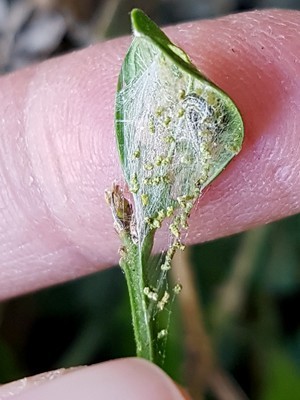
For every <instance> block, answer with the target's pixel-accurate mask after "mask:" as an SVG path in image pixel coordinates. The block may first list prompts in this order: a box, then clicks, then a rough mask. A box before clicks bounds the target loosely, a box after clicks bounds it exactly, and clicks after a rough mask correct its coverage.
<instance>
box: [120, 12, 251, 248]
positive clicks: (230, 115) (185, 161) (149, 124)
mask: <svg viewBox="0 0 300 400" xmlns="http://www.w3.org/2000/svg"><path fill="white" fill-rule="evenodd" d="M131 21H132V27H133V33H134V40H133V42H132V44H131V46H130V49H129V51H128V53H127V55H126V57H125V60H124V62H123V65H122V68H121V72H120V76H119V81H118V92H117V98H116V132H117V142H118V149H119V154H120V160H121V164H122V167H123V171H124V175H125V178H126V181H127V184H128V186H129V189H130V190H131V192H132V193H133V197H134V204H135V211H136V219H137V231H138V232H137V233H138V236H139V237H140V239H141V240H143V238H144V237H145V236H146V235H147V233H148V232H149V230H151V229H152V228H155V227H159V226H160V223H161V220H162V219H164V218H165V217H166V214H168V213H169V214H171V213H172V210H176V209H183V210H184V211H185V216H186V217H187V216H188V214H189V212H190V209H191V206H192V204H193V202H194V200H195V199H196V198H197V197H198V195H199V193H200V192H201V190H203V189H204V188H205V187H206V186H207V185H208V184H209V183H210V182H211V181H212V180H213V179H214V178H215V177H216V176H217V175H218V174H219V173H220V172H221V171H222V170H223V169H224V167H225V166H226V165H227V164H228V162H229V161H230V160H231V159H232V158H233V157H234V156H235V155H236V154H237V153H238V152H239V151H240V149H241V145H242V140H243V122H242V119H241V116H240V113H239V111H238V109H237V108H236V106H235V105H234V103H233V102H232V100H231V99H230V98H229V97H228V96H227V95H226V94H225V93H224V92H223V91H221V90H220V89H219V88H217V87H216V86H215V85H214V84H212V83H211V82H210V81H209V80H208V79H207V78H205V77H204V76H203V74H201V73H200V72H199V71H198V70H197V69H196V67H195V66H194V65H193V64H192V62H191V61H190V59H189V57H188V56H187V55H186V54H185V52H184V51H183V50H181V49H180V48H179V47H177V46H175V45H174V44H173V43H172V42H171V41H170V40H169V39H168V38H167V36H166V35H165V34H164V33H163V32H162V31H161V30H160V29H159V28H158V26H157V25H156V24H155V23H154V22H153V21H151V20H150V19H149V18H148V17H147V16H146V15H145V14H144V13H143V12H142V11H140V10H138V9H135V10H133V11H132V13H131ZM187 203H188V204H187ZM168 210H169V212H168ZM157 219H158V220H157ZM182 219H184V217H183V218H182ZM176 225H178V226H176V228H178V229H179V230H180V229H181V227H180V224H176Z"/></svg>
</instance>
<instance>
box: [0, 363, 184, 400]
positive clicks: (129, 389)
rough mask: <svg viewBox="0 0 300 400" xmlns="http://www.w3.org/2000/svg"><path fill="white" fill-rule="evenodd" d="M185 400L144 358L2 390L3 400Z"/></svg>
mask: <svg viewBox="0 0 300 400" xmlns="http://www.w3.org/2000/svg"><path fill="white" fill-rule="evenodd" d="M15 397H16V398H17V399H18V400H40V399H43V400H53V399H56V400H64V399H72V400H77V399H78V400H82V399H86V398H87V399H89V400H98V399H106V400H126V399H128V400H141V399H143V400H153V399H164V400H184V397H183V395H182V394H181V393H180V391H179V389H178V388H177V387H176V386H175V384H174V383H173V382H172V380H171V379H170V378H169V377H168V376H167V375H166V374H165V373H164V372H163V371H161V370H160V369H159V368H158V367H157V366H155V365H154V364H151V363H149V362H146V361H144V360H142V359H122V360H114V361H109V362H106V363H103V364H98V365H93V366H90V367H82V368H80V367H79V368H74V369H70V370H58V371H53V372H47V373H45V374H41V375H37V376H34V377H31V378H25V379H22V380H21V381H16V382H13V383H9V384H7V385H4V386H2V387H0V400H2V399H7V398H9V399H14V398H15Z"/></svg>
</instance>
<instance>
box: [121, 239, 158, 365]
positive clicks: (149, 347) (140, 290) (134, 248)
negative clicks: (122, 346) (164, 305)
mask: <svg viewBox="0 0 300 400" xmlns="http://www.w3.org/2000/svg"><path fill="white" fill-rule="evenodd" d="M120 236H121V240H122V242H123V245H124V253H125V254H124V255H123V256H122V258H121V260H120V266H121V268H122V269H123V271H124V273H125V277H126V282H127V287H128V292H129V298H130V307H131V315H132V325H133V330H134V337H135V343H136V352H137V356H138V357H141V358H145V359H147V360H149V361H152V362H154V359H155V358H156V357H155V354H154V353H155V351H154V346H153V329H152V324H151V318H150V315H149V312H148V305H147V302H148V301H147V299H146V297H145V294H144V288H145V280H144V271H145V269H144V266H146V265H147V263H148V261H149V257H150V252H151V249H152V246H153V237H154V232H151V233H150V234H149V235H148V236H147V237H146V238H145V240H144V245H143V246H142V247H140V246H138V245H137V244H135V243H133V242H132V240H131V238H130V237H129V235H128V234H127V233H125V232H124V234H122V235H120Z"/></svg>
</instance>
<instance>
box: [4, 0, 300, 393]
mask: <svg viewBox="0 0 300 400" xmlns="http://www.w3.org/2000/svg"><path fill="white" fill-rule="evenodd" d="M133 7H139V8H142V9H143V10H144V11H145V12H147V13H148V15H150V16H151V17H152V18H153V19H154V20H155V21H156V22H157V23H159V24H170V23H176V22H182V21H188V20H193V19H201V18H212V17H217V16H220V15H225V14H228V13H231V12H239V11H245V10H250V9H253V8H267V7H280V8H293V9H300V0H151V1H146V0H145V1H142V0H141V1H134V0H0V72H1V73H3V74H4V73H7V72H9V71H13V70H16V69H18V68H21V67H23V66H26V65H28V64H31V63H33V62H37V61H40V60H44V59H46V58H49V57H53V56H55V55H58V54H63V53H66V52H68V51H71V50H74V49H78V48H82V47H85V46H87V45H89V44H91V43H94V42H97V41H99V40H104V39H106V38H111V37H115V36H120V35H123V34H127V33H129V32H130V25H129V15H128V13H129V11H130V10H131V9H132V8H133ZM175 262H177V263H178V262H180V263H181V264H186V265H185V267H184V268H186V271H188V273H189V274H193V276H194V283H195V285H196V287H197V293H195V294H194V299H193V301H194V302H195V303H196V304H192V305H191V304H190V305H186V304H177V303H174V305H173V312H172V320H171V327H170V331H171V332H170V334H169V339H168V344H167V357H166V362H165V369H166V370H167V371H168V373H169V374H170V375H171V376H172V377H174V379H176V380H177V381H178V382H180V383H181V384H182V385H184V386H186V385H187V386H189V387H190V389H191V393H193V396H194V399H195V400H198V399H200V398H204V397H203V396H202V392H203V386H207V388H208V390H207V394H206V397H205V398H207V399H217V400H218V399H221V400H222V399H224V400H230V399H232V397H228V395H226V389H228V391H229V393H230V392H231V393H232V395H233V394H234V393H235V395H236V396H237V397H235V398H236V399H243V398H244V397H243V394H242V393H240V389H239V388H241V389H242V390H243V391H244V393H246V394H247V396H249V397H250V398H251V399H258V400H271V399H272V400H283V399H288V400H293V399H295V400H299V399H300V313H299V305H300V216H294V217H292V218H289V219H286V220H283V221H280V222H277V223H273V224H270V225H267V226H264V227H261V228H258V229H256V230H254V231H249V232H246V233H243V234H240V235H236V236H233V237H230V238H225V239H221V240H217V241H215V242H210V243H206V244H203V245H199V246H194V247H192V248H190V249H189V250H188V251H187V252H186V253H185V255H184V256H182V258H181V259H176V260H175ZM190 278H191V277H190V276H186V277H183V278H182V279H183V280H184V282H185V283H186V286H187V287H189V285H190V283H189V279H190ZM192 289H193V288H191V290H192ZM189 306H191V307H192V308H193V310H194V312H195V313H196V314H197V315H196V316H194V317H191V315H190V316H189V317H190V320H191V319H192V320H193V321H196V322H195V324H196V325H197V326H196V327H195V326H190V321H189V319H188V318H187V308H186V307H189ZM180 310H181V311H182V310H183V313H182V312H181V311H180ZM197 327H198V328H199V329H200V336H202V338H201V340H199V342H198V344H197V343H196V344H195V342H193V343H192V347H193V345H194V346H195V347H197V346H198V347H197V348H191V345H190V344H187V342H186V340H185V335H186V332H189V331H192V332H193V329H197ZM198 339H199V338H198ZM134 353H135V347H134V343H133V337H132V330H131V317H130V310H129V304H128V296H127V289H126V284H125V279H124V277H123V276H122V273H121V271H120V269H119V268H118V267H116V268H112V269H110V270H107V271H104V272H101V273H98V274H94V275H93V276H89V277H86V278H83V279H79V280H77V281H74V282H71V283H67V284H64V285H60V286H58V287H54V288H50V289H47V290H43V291H40V292H38V293H35V294H30V295H27V296H24V297H21V298H18V299H14V300H11V301H8V302H6V303H3V304H1V305H0V383H5V382H8V381H10V380H14V379H17V378H20V377H23V376H26V375H32V374H36V373H39V372H42V371H47V370H51V369H54V368H59V367H62V366H64V367H68V366H73V365H79V364H90V363H94V362H100V361H103V360H107V359H112V358H116V357H124V356H131V355H134ZM200 359H201V360H202V361H199V360H200ZM213 359H217V360H218V374H215V375H213V376H211V377H210V378H209V379H208V378H207V376H205V375H206V373H205V371H209V366H210V365H211V363H212V360H213ZM192 371H194V372H195V371H196V372H197V374H198V375H197V374H196V377H193V376H192V375H193V373H192ZM203 371H204V372H203ZM194 375H195V374H194ZM204 381H207V382H209V383H207V384H206V383H205V384H203V382H204ZM226 396H227V397H226Z"/></svg>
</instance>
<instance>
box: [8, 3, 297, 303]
mask: <svg viewBox="0 0 300 400" xmlns="http://www.w3.org/2000/svg"><path fill="white" fill-rule="evenodd" d="M299 25H300V13H299V12H297V11H274V10H273V11H264V12H252V13H245V14H239V15H233V16H229V17H225V18H222V19H219V20H214V21H201V22H194V23H188V24H182V25H179V26H175V27H170V28H168V29H166V32H167V34H168V35H169V37H170V38H171V40H172V41H174V42H175V43H176V44H178V45H179V46H180V47H182V48H183V49H184V50H185V51H186V53H187V54H189V56H190V57H191V58H192V60H193V62H194V63H195V64H196V66H197V67H198V68H199V69H200V70H201V71H202V72H203V73H204V74H205V75H206V76H207V77H208V78H209V79H211V80H212V81H213V82H215V83H216V84H217V85H218V86H220V87H221V88H222V89H223V90H224V91H225V92H226V93H228V94H229V96H230V97H231V98H232V99H233V100H234V102H235V103H236V104H237V106H238V108H239V109H240V111H241V114H242V116H243V119H244V123H245V141H244V145H243V150H242V152H241V153H240V154H239V156H238V157H237V158H236V159H235V160H234V161H232V163H231V164H230V165H229V166H228V168H226V170H225V171H224V172H223V173H222V174H221V176H220V177H218V178H217V180H216V181H215V182H214V183H213V184H212V185H211V187H210V189H209V190H208V191H207V192H206V193H205V194H204V195H203V196H202V198H201V199H200V201H199V203H198V206H197V207H196V209H195V210H194V212H193V214H192V217H191V221H190V230H189V240H190V242H193V243H194V242H200V241H204V240H209V239H213V238H215V237H220V236H224V235H227V234H230V233H233V232H238V231H241V230H243V229H247V228H249V227H252V226H255V225H258V224H261V223H265V222H268V221H271V220H275V219H278V218H281V217H284V216H287V215H291V214H294V213H297V212H299V210H300V201H299V199H300V181H299V170H300V147H299V145H298V143H299V135H300V132H299V126H300V124H299V122H300V121H299V119H300V113H299V104H300V88H299V85H300V84H299V74H300V60H299V51H298V46H299V31H300V30H299V28H300V26H299ZM129 42H130V39H129V38H122V39H117V40H114V41H113V42H107V43H103V44H99V45H97V46H93V47H90V48H88V49H85V50H82V51H80V52H78V53H74V54H70V55H67V56H65V57H61V58H56V59H52V60H50V61H47V62H45V63H42V64H40V65H36V66H34V67H32V68H29V69H27V70H25V71H20V72H17V73H15V74H12V75H9V76H6V77H2V78H1V80H0V85H1V91H0V104H1V107H0V121H1V122H0V129H1V136H0V187H1V193H0V221H1V222H0V261H1V262H0V298H7V297H10V296H14V295H17V294H20V293H24V292H26V291H29V290H33V289H37V288H39V287H43V286H46V285H50V284H53V283H57V282H62V281H65V280H67V279H71V278H74V277H77V276H80V275H82V274H86V273H89V272H92V271H95V270H98V269H101V268H104V267H107V266H109V265H112V264H113V263H116V262H117V260H118V254H117V250H118V246H119V243H118V238H117V235H116V234H115V233H114V230H113V223H112V220H111V215H110V210H109V208H108V207H107V205H106V204H105V200H104V191H105V189H107V188H110V187H111V185H112V182H113V181H114V180H116V181H117V182H122V178H121V173H120V168H119V165H118V161H117V160H118V157H117V151H116V145H115V137H114V127H113V108H114V94H115V88H116V82H117V76H118V73H119V69H120V65H121V61H122V59H123V56H124V55H125V53H126V50H127V47H128V45H129Z"/></svg>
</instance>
